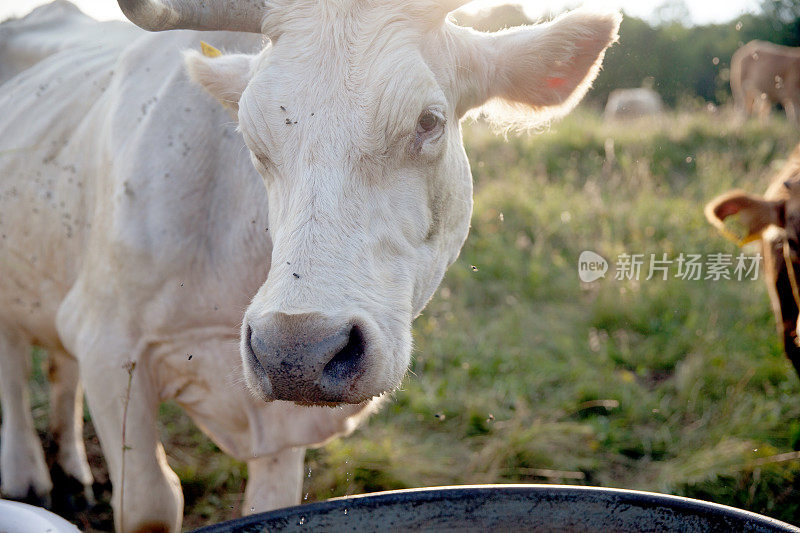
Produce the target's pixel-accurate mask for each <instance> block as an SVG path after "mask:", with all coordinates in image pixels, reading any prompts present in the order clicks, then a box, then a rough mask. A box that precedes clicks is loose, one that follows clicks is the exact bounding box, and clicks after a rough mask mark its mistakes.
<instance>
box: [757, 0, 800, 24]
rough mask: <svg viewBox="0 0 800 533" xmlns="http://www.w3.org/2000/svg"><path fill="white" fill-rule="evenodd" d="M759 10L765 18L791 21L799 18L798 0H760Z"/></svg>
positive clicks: (785, 22)
mask: <svg viewBox="0 0 800 533" xmlns="http://www.w3.org/2000/svg"><path fill="white" fill-rule="evenodd" d="M761 12H762V13H763V14H764V16H765V17H766V18H767V19H770V20H774V21H777V22H782V23H784V24H787V23H791V22H794V21H795V20H797V19H798V18H800V0H762V2H761Z"/></svg>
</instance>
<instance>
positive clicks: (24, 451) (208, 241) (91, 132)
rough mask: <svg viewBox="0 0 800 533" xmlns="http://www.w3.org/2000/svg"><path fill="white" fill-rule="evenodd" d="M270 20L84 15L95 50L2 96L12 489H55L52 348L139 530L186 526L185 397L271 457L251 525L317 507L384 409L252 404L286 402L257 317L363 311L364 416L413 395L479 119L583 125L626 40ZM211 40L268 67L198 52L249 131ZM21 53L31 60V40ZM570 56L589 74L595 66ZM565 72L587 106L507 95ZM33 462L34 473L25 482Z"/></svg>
mask: <svg viewBox="0 0 800 533" xmlns="http://www.w3.org/2000/svg"><path fill="white" fill-rule="evenodd" d="M270 5H271V7H272V10H271V12H270V15H269V16H268V17H267V18H266V19H265V21H264V27H265V28H266V29H267V32H268V34H269V36H270V38H272V39H273V42H272V44H271V45H270V46H267V47H264V45H263V40H262V37H261V36H256V35H247V34H230V33H223V32H211V33H205V34H202V35H201V34H200V33H197V32H188V31H184V32H167V33H163V34H157V35H148V34H145V33H144V32H142V31H140V30H136V29H133V28H126V29H125V31H124V32H117V33H114V32H111V33H108V32H107V31H105V30H106V29H108V28H112V29H114V30H115V31H116V29H117V28H119V26H118V25H117V24H112V25H107V23H94V22H91V21H88V20H86V21H84V22H85V23H86V25H87V28H88V29H87V30H86V32H87V35H88V36H89V37H88V38H87V39H86V40H85V41H82V40H80V39H73V40H71V41H70V42H69V43H65V44H64V46H62V47H58V46H57V47H54V48H51V49H48V53H47V54H44V55H42V56H39V57H37V58H35V60H31V61H30V62H28V63H27V64H25V65H22V66H20V67H19V68H18V71H19V72H17V73H16V75H14V76H13V77H12V78H11V79H10V81H8V82H7V83H5V84H4V85H3V86H2V90H0V117H2V124H3V128H0V175H2V176H6V177H7V179H6V180H5V181H3V182H2V183H0V233H1V234H2V239H0V326H1V327H0V337H2V338H0V340H2V341H3V343H0V344H2V345H3V346H9V347H8V348H6V349H4V350H3V353H1V354H0V366H1V367H2V368H1V369H0V370H1V371H0V376H7V381H8V382H9V383H10V384H7V383H5V382H4V383H3V385H4V387H3V389H4V390H5V391H9V390H10V391H12V392H11V393H8V392H4V394H3V401H4V405H3V408H4V412H8V413H11V415H10V417H11V420H12V421H13V424H11V426H9V422H8V421H9V418H8V417H4V425H3V432H4V433H3V437H4V438H3V444H4V449H3V457H2V460H1V461H0V463H2V464H0V466H2V467H3V469H4V471H3V473H2V477H3V488H4V489H6V488H7V487H12V489H13V491H14V492H15V494H16V491H22V490H24V489H25V488H26V487H30V488H33V489H34V490H35V491H37V492H40V493H43V494H46V492H47V491H48V490H49V485H48V483H49V479H48V477H47V473H46V472H39V470H40V469H39V467H38V466H37V465H38V463H39V461H40V459H39V457H40V456H41V449H40V447H39V446H38V442H37V439H36V438H35V434H33V433H32V429H31V428H32V424H31V422H30V414H29V413H28V412H27V410H28V407H29V406H28V405H27V403H26V400H25V396H24V394H22V393H21V392H20V393H16V392H15V391H17V390H22V389H23V388H24V387H23V385H22V384H23V383H24V379H25V377H24V374H25V371H24V370H25V366H24V364H23V363H24V361H25V357H26V353H25V351H26V350H25V346H26V344H27V343H28V342H36V343H39V344H41V345H44V346H46V347H48V348H50V349H51V350H57V351H59V352H61V351H63V353H64V354H69V355H71V356H73V357H75V359H76V360H77V361H78V363H79V365H80V376H81V381H82V382H83V384H84V386H85V389H86V396H87V399H88V404H89V408H90V410H91V412H92V417H93V421H94V423H95V426H96V428H97V431H98V434H99V436H100V440H101V443H102V446H103V450H104V453H105V455H106V459H107V463H108V466H109V471H110V475H111V479H112V482H113V484H114V497H113V506H114V509H115V519H116V525H117V529H118V530H120V531H135V530H137V528H140V527H145V526H154V525H161V526H163V527H165V528H166V529H168V530H171V531H177V530H179V528H180V523H181V514H182V496H181V492H180V486H179V484H178V480H177V477H176V476H175V474H174V473H173V472H172V470H171V469H170V468H169V465H168V464H167V462H166V455H165V452H164V449H163V447H162V445H161V442H160V435H159V432H158V428H157V425H156V412H157V406H158V402H159V401H160V400H163V399H167V398H175V399H176V400H177V401H178V402H179V403H180V404H181V405H182V406H184V408H185V409H186V410H187V411H188V412H189V414H190V415H191V416H192V417H193V418H194V420H195V421H196V422H197V423H198V425H200V426H201V427H202V428H203V429H204V430H205V431H206V432H207V433H208V434H209V435H210V436H211V437H212V438H213V439H214V440H215V441H216V442H217V443H218V444H219V445H220V446H221V447H222V448H223V449H224V450H226V451H227V452H228V453H231V454H233V455H235V456H237V457H239V458H241V459H242V460H246V461H248V463H249V464H250V466H251V477H250V480H249V483H248V489H247V502H248V505H249V506H252V507H254V508H256V509H257V510H266V509H269V508H272V507H275V506H279V505H287V504H289V503H294V502H297V496H298V494H299V493H298V487H299V486H300V485H299V484H300V483H301V482H302V480H301V479H300V472H301V467H300V465H301V464H302V456H303V453H302V449H303V448H305V447H306V446H310V445H315V444H318V443H320V442H324V441H325V440H327V439H329V438H332V437H333V436H335V435H337V434H342V433H345V432H347V431H349V430H351V429H352V428H353V427H354V425H355V424H356V423H357V422H358V419H359V417H360V416H363V415H364V414H365V413H366V412H367V410H366V409H365V406H366V403H355V404H353V405H345V406H343V407H339V408H319V407H316V408H308V407H300V406H297V405H294V404H290V403H285V402H272V403H264V402H263V401H262V400H261V399H259V398H257V397H256V396H255V395H253V394H251V393H250V392H249V391H248V390H247V389H246V388H245V386H244V384H243V381H245V380H246V381H247V382H248V384H249V385H250V388H251V389H252V390H253V391H254V392H255V393H256V394H258V395H262V396H268V394H267V392H268V384H265V383H258V382H256V380H254V379H253V377H252V375H251V373H250V370H249V368H248V366H247V365H243V364H242V361H241V359H240V356H239V353H238V352H239V350H237V347H236V340H237V336H238V329H239V326H240V324H241V322H242V313H243V311H245V310H246V311H245V313H244V322H245V324H246V323H247V321H249V320H251V319H253V318H257V317H259V316H262V315H264V314H265V313H268V312H270V311H280V312H286V313H298V312H307V311H315V312H322V313H324V314H325V315H327V316H334V317H336V316H345V315H346V316H354V315H355V316H358V317H360V319H361V320H363V323H364V324H365V325H366V326H365V329H366V331H365V336H366V337H368V341H369V345H370V352H369V354H367V355H368V359H369V361H368V367H367V370H368V371H367V372H366V373H365V376H364V377H363V379H361V380H360V381H359V383H358V387H357V388H356V390H355V391H354V393H353V394H354V396H353V399H354V401H355V400H359V399H361V400H367V399H369V398H372V397H374V396H377V395H380V394H381V393H383V392H385V391H389V390H391V389H393V388H395V387H396V386H397V385H398V384H399V383H400V380H401V378H402V376H403V375H404V373H405V371H406V368H407V366H408V361H409V357H410V350H411V333H410V328H411V321H412V319H413V318H414V317H415V316H416V315H417V314H419V312H420V311H421V310H422V308H423V307H424V305H425V303H426V302H427V301H428V299H429V298H430V297H431V295H432V294H433V292H434V290H435V289H436V287H437V285H438V284H439V281H440V280H441V278H442V276H443V274H444V271H445V269H446V268H447V266H448V265H449V264H450V263H452V262H453V261H454V260H455V258H456V257H457V256H458V253H459V250H460V247H461V245H462V243H463V241H464V239H465V237H466V234H467V229H468V226H469V217H470V212H471V205H472V198H471V177H470V170H469V165H468V162H467V159H466V156H465V154H464V149H463V146H462V144H461V132H460V126H459V119H460V118H461V116H462V115H463V113H464V112H466V110H467V109H468V108H470V107H474V106H479V105H481V104H483V103H484V101H485V99H489V98H498V97H500V98H510V99H513V100H514V101H515V102H517V103H519V104H522V105H525V106H528V107H530V108H532V109H538V110H539V111H541V112H543V113H544V114H545V115H548V114H550V111H549V110H553V109H558V110H559V111H558V113H561V112H564V110H565V109H567V108H568V107H570V106H572V105H574V104H575V102H576V101H577V99H578V98H579V97H580V96H581V95H582V94H583V92H584V91H585V90H586V88H587V87H588V84H589V83H590V82H591V78H592V77H593V75H594V73H596V71H597V68H598V65H599V57H601V56H602V52H603V50H604V49H605V47H606V46H607V45H608V44H609V43H610V42H611V41H613V39H614V38H615V36H616V24H617V23H618V18H617V17H616V16H599V17H596V18H592V16H589V15H585V14H583V15H580V16H577V17H578V18H569V17H564V18H563V19H562V22H558V23H554V24H553V25H551V26H549V27H550V28H552V31H556V32H557V40H558V43H552V42H550V41H552V39H550V38H548V37H547V36H548V35H549V31H550V30H544V31H543V30H541V29H536V28H530V29H524V30H517V31H516V32H512V33H509V34H507V35H505V34H504V35H500V36H491V35H479V34H475V33H474V32H471V31H469V30H464V29H460V28H457V27H454V26H452V25H451V24H450V23H446V22H444V15H445V13H444V10H443V9H441V8H440V9H438V10H436V9H432V6H433V5H434V4H433V3H432V2H431V1H430V0H419V1H417V2H409V3H399V2H388V1H387V2H371V3H354V2H350V1H346V0H342V1H339V2H330V3H326V4H324V5H323V6H320V5H318V4H317V2H310V1H292V2H288V1H286V2H284V1H283V0H281V1H278V0H276V1H275V2H270ZM566 21H573V22H574V24H575V25H576V27H577V28H578V29H577V30H576V32H575V33H570V32H568V31H567V32H566V33H565V31H566V30H565V28H566V26H568V25H569V24H566ZM565 24H566V26H565ZM51 30H52V28H51ZM51 30H47V31H51ZM42 31H43V34H42V39H48V38H50V37H49V36H50V34H49V33H47V31H45V30H42ZM2 35H3V33H2V26H0V37H1V36H2ZM98 35H102V36H103V39H100V40H98V39H97V38H96V36H98ZM201 38H202V39H203V40H205V41H208V42H210V43H212V44H213V45H215V46H217V47H220V48H221V49H223V50H230V51H237V52H250V55H249V56H248V55H232V56H227V57H226V56H223V57H220V58H216V59H210V58H205V57H203V56H200V55H198V54H192V53H189V54H187V55H186V63H187V64H188V69H189V72H190V74H191V77H192V79H194V80H196V81H197V82H199V83H201V84H202V85H203V86H204V87H205V88H206V89H208V90H209V91H210V92H211V93H212V94H213V95H214V96H215V97H216V98H217V100H219V101H220V102H222V104H223V106H225V107H226V108H227V109H228V111H229V112H236V115H237V117H238V122H239V124H238V129H237V126H236V125H235V124H232V123H231V120H230V116H229V115H228V114H227V113H226V111H225V109H224V108H223V106H220V105H218V104H217V103H215V102H214V101H212V100H211V99H209V98H208V97H207V96H206V95H205V94H203V92H202V91H201V90H200V89H199V88H198V87H196V86H195V85H194V84H192V83H191V82H190V81H189V78H188V77H187V76H186V74H185V71H184V68H183V62H184V60H183V57H182V56H181V53H180V52H181V51H182V50H186V49H199V41H200V39H201ZM568 38H572V39H573V40H576V41H575V42H574V43H573V44H572V45H570V44H569V43H567V42H566V40H568ZM537 43H549V44H547V46H546V47H545V48H544V49H545V50H546V51H547V52H546V53H545V54H544V55H542V57H541V58H540V59H539V57H540V56H539V54H536V53H535V51H534V50H533V49H532V48H531V50H528V47H533V46H534V45H536V44H537ZM0 44H5V45H6V47H5V48H2V47H0V49H2V50H3V54H5V53H9V54H11V53H13V51H14V46H13V44H14V42H13V41H9V42H7V43H0ZM551 50H556V51H558V53H557V54H556V60H555V62H553V60H552V58H549V57H548V56H547V54H549V53H550V51H551ZM567 51H571V52H569V53H568V52H567ZM553 53H555V52H553ZM570 53H572V54H573V55H572V56H570ZM591 54H594V57H593V58H588V59H586V57H588V55H591ZM584 56H586V57H584ZM504 57H506V58H511V57H514V58H517V60H518V61H517V60H514V61H503V60H502V58H504ZM568 57H579V58H583V59H581V60H580V61H579V63H580V64H581V68H580V69H577V71H574V69H572V70H571V69H570V68H568V66H566V64H565V61H567V59H568ZM2 59H3V56H2V55H0V64H2ZM26 67H28V68H27V70H24V71H23V69H24V68H26ZM523 67H524V70H525V71H524V72H521V71H518V69H519V68H523ZM528 68H532V69H533V72H534V74H535V75H533V74H530V72H528V71H527V69H528ZM551 72H552V73H556V74H557V75H558V76H561V77H565V78H564V79H565V80H566V84H565V85H564V87H567V89H569V90H567V89H565V90H562V91H557V90H550V89H548V90H545V91H539V90H534V89H532V88H530V87H527V86H526V87H527V88H525V89H523V90H521V89H520V88H519V87H513V86H511V85H509V83H512V84H513V83H525V84H536V83H539V82H540V81H541V79H542V76H545V78H544V79H545V81H546V80H547V78H548V76H549V74H548V73H551ZM240 93H241V97H239V94H240ZM281 106H283V108H284V109H281ZM237 108H238V112H237ZM426 108H433V109H435V110H437V112H440V113H441V114H443V115H445V116H446V117H447V122H446V124H445V125H444V126H443V131H442V132H441V136H439V137H438V139H427V140H424V141H420V140H419V139H417V138H416V136H415V135H416V134H415V125H416V121H417V118H418V117H419V115H420V113H421V112H422V111H423V110H425V109H426ZM287 118H289V119H291V120H290V124H286V119H287ZM295 122H296V123H295ZM242 138H244V142H243V139H242ZM251 161H252V162H251ZM253 163H255V166H256V169H257V171H256V170H255V169H254V168H253ZM265 184H266V191H265V189H264V185H265ZM287 263H291V264H287ZM293 273H298V274H299V275H300V277H299V278H297V277H295V276H293V275H292V274H293ZM189 355H191V356H192V357H191V359H190V358H189ZM132 364H135V366H133V365H132ZM64 375H65V376H67V377H64V378H63V379H64V380H66V381H65V382H64V383H63V384H62V386H61V388H60V389H59V391H60V392H59V393H58V394H56V397H55V398H56V400H55V401H57V402H58V403H62V402H69V405H68V406H64V409H61V410H57V411H59V412H61V413H62V414H61V415H59V416H60V417H61V418H62V419H64V421H62V423H61V427H69V428H71V429H69V430H67V431H66V435H67V440H71V441H76V439H78V437H77V435H79V434H80V432H79V428H78V427H76V426H75V424H77V422H76V421H75V419H76V417H75V415H74V414H75V412H76V411H75V407H76V403H75V401H74V398H77V397H78V392H77V390H78V389H77V387H76V384H74V383H72V382H71V380H72V378H69V377H68V376H70V375H72V374H70V373H69V372H67V373H65V374H64ZM129 384H130V385H129ZM265 391H266V392H265ZM70 398H73V400H71V399H70ZM126 404H127V417H126V418H125V417H124V416H123V413H124V412H125V406H126ZM372 405H374V402H373V403H372ZM69 406H72V407H69ZM6 410H7V411H6ZM69 420H72V422H70V421H69ZM64 424H67V426H65V425H64ZM123 426H124V427H125V428H126V431H125V436H124V439H123ZM8 442H11V444H10V447H9V445H7V444H6V443H8ZM83 453H84V452H83V449H82V447H80V446H78V444H77V443H75V442H73V445H72V447H71V448H70V451H68V452H66V456H65V457H64V458H63V463H64V464H65V465H66V466H65V468H69V469H70V471H71V472H72V473H73V475H75V476H76V477H78V478H79V479H82V481H87V480H86V479H85V477H86V476H85V471H84V465H85V457H83ZM6 455H8V456H9V458H6ZM76 456H77V457H78V459H76V458H75V457H76ZM15 462H18V463H19V464H26V465H28V467H27V468H26V471H25V472H23V473H20V472H16V471H13V469H11V467H8V464H14V463H15ZM69 465H72V466H69ZM7 468H8V469H10V470H7ZM123 469H124V471H125V472H126V475H125V476H124V480H123V474H122V473H123ZM276 480H280V481H276ZM123 483H124V490H123ZM18 487H19V488H18ZM10 490H11V489H10Z"/></svg>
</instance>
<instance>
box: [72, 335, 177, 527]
mask: <svg viewBox="0 0 800 533" xmlns="http://www.w3.org/2000/svg"><path fill="white" fill-rule="evenodd" d="M129 353H130V352H129ZM123 361H125V356H123V355H121V354H120V353H119V352H118V351H117V350H114V348H112V347H109V348H107V349H106V350H103V351H102V352H101V351H99V350H98V353H97V354H96V355H94V356H89V357H81V361H80V362H81V378H82V381H83V384H84V387H85V388H86V399H87V401H88V404H89V409H90V411H91V413H92V421H93V422H94V426H95V428H96V429H97V434H98V436H99V437H100V443H101V445H102V447H103V454H104V455H105V458H106V463H107V464H108V470H109V475H110V477H111V483H112V486H113V495H112V507H113V509H114V524H115V526H116V530H117V531H118V532H123V533H128V532H144V531H153V532H154V531H159V532H161V531H165V532H166V531H171V532H177V531H180V527H181V519H182V515H183V494H182V493H181V485H180V481H179V480H178V476H177V475H176V474H175V472H173V471H172V469H171V468H170V467H169V465H168V464H167V458H166V454H165V453H164V447H163V446H162V444H161V441H160V438H159V433H158V427H157V425H156V416H157V408H158V403H159V401H158V397H157V394H156V393H155V390H154V387H153V386H152V383H151V381H150V374H149V369H148V368H147V367H146V366H145V365H142V364H138V365H135V364H134V363H133V362H132V361H128V362H125V363H123Z"/></svg>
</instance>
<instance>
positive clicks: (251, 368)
mask: <svg viewBox="0 0 800 533" xmlns="http://www.w3.org/2000/svg"><path fill="white" fill-rule="evenodd" d="M404 351H405V352H406V353H404V354H403V355H405V357H401V358H399V359H400V360H401V361H402V362H401V361H397V362H398V363H399V364H397V365H388V366H397V367H400V368H398V369H396V370H395V372H392V371H389V372H386V371H385V368H384V369H379V368H378V367H379V366H381V365H369V366H368V367H367V368H366V369H364V370H363V371H362V372H361V375H359V376H358V378H357V379H355V380H354V383H353V384H352V385H350V386H348V387H346V388H345V389H344V390H337V391H328V390H325V389H324V388H323V387H317V386H313V385H308V384H303V383H298V384H297V387H296V388H291V389H289V390H288V391H287V388H286V387H285V386H284V387H283V391H282V392H278V391H276V390H275V387H273V384H272V382H271V380H270V378H269V376H268V375H267V372H266V371H265V370H264V367H263V366H262V365H261V363H260V362H259V361H258V359H257V358H256V357H255V354H254V353H253V351H252V349H251V348H250V346H249V345H248V344H247V343H245V342H242V343H241V354H242V366H243V370H244V377H245V383H246V384H247V388H248V389H249V390H250V392H251V393H252V394H254V395H255V396H256V397H258V398H260V399H261V400H263V401H265V402H273V401H288V402H293V403H295V404H297V405H301V406H307V407H319V406H324V407H337V406H341V405H366V404H368V403H369V402H370V401H371V400H373V399H375V398H377V397H379V396H382V395H385V394H386V393H389V392H391V391H393V390H395V389H396V388H397V387H399V386H400V383H401V382H402V379H403V377H404V375H405V372H406V370H407V368H408V363H409V361H410V358H411V357H410V356H411V354H410V352H411V350H410V347H409V348H408V349H406V350H404ZM371 355H374V354H371ZM391 374H396V375H391Z"/></svg>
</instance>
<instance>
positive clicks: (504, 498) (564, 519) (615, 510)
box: [196, 485, 800, 533]
mask: <svg viewBox="0 0 800 533" xmlns="http://www.w3.org/2000/svg"><path fill="white" fill-rule="evenodd" d="M264 531H335V532H344V531H381V532H383V531H437V532H439V531H452V532H459V533H463V532H470V531H493V532H494V531H534V532H538V531H558V532H598V533H600V532H602V533H606V532H620V533H622V532H632V533H633V532H636V533H639V532H648V531H652V532H664V531H680V532H692V533H693V532H706V531H707V532H711V531H713V532H725V533H728V532H740V531H742V532H744V531H752V532H794V533H800V528H797V527H794V526H791V525H789V524H786V523H784V522H780V521H778V520H774V519H772V518H768V517H766V516H761V515H758V514H755V513H750V512H748V511H742V510H741V509H735V508H733V507H727V506H724V505H717V504H714V503H709V502H704V501H700V500H693V499H691V498H682V497H680V496H669V495H665V494H655V493H652V492H640V491H633V490H621V489H606V488H596V487H577V486H565V485H472V486H460V487H434V488H422V489H409V490H399V491H391V492H379V493H374V494H367V495H363V496H351V497H346V498H336V499H331V500H327V501H324V502H318V503H311V504H307V505H300V506H297V507H288V508H286V509H278V510H276V511H271V512H268V513H261V514H257V515H252V516H247V517H244V518H240V519H238V520H232V521H230V522H224V523H221V524H217V525H213V526H208V527H204V528H202V529H198V530H197V532H196V533H201V532H202V533H256V532H259V533H260V532H264Z"/></svg>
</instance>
